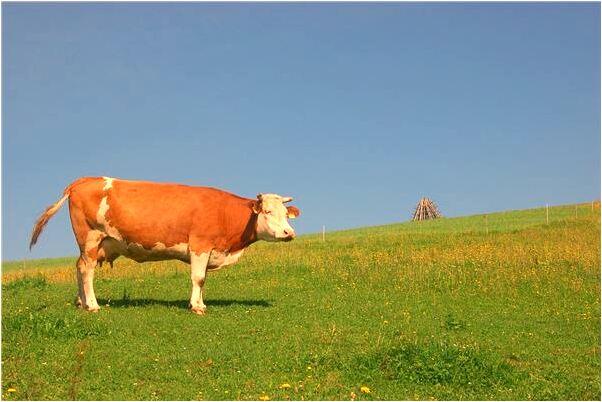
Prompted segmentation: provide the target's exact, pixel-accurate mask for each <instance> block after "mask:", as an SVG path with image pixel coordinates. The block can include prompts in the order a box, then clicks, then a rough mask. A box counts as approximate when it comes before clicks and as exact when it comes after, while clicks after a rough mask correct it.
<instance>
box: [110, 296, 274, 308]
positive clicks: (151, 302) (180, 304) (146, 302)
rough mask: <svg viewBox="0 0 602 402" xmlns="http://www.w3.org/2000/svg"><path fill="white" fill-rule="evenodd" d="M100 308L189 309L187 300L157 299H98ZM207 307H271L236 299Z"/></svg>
mask: <svg viewBox="0 0 602 402" xmlns="http://www.w3.org/2000/svg"><path fill="white" fill-rule="evenodd" d="M98 304H99V305H101V306H105V305H107V304H108V305H109V306H110V307H112V308H127V307H144V306H164V307H177V308H182V309H186V310H188V309H189V308H190V305H189V302H188V300H158V299H128V298H126V299H117V300H109V299H98ZM205 304H206V305H207V307H230V306H245V307H272V303H270V302H269V301H267V300H244V299H243V300H236V299H216V300H211V299H210V300H205Z"/></svg>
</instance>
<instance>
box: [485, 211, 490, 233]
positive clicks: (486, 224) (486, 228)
mask: <svg viewBox="0 0 602 402" xmlns="http://www.w3.org/2000/svg"><path fill="white" fill-rule="evenodd" d="M485 234H489V223H488V221H487V214H485Z"/></svg>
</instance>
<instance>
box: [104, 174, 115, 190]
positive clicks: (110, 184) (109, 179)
mask: <svg viewBox="0 0 602 402" xmlns="http://www.w3.org/2000/svg"><path fill="white" fill-rule="evenodd" d="M103 179H104V180H105V185H104V187H103V188H102V190H103V191H106V190H109V189H111V188H112V187H113V180H115V179H113V178H112V177H106V176H105V177H103Z"/></svg>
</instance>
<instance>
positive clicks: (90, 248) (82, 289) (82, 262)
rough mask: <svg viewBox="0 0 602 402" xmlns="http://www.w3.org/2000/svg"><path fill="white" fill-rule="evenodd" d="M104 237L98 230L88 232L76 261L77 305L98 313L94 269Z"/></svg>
mask: <svg viewBox="0 0 602 402" xmlns="http://www.w3.org/2000/svg"><path fill="white" fill-rule="evenodd" d="M105 237H106V235H105V234H104V233H103V232H101V231H99V230H90V231H89V232H88V233H87V236H86V242H85V246H84V250H83V252H82V253H81V254H80V256H79V258H78V260H77V268H76V272H77V285H78V295H77V304H78V305H79V306H80V307H82V308H84V309H86V310H88V311H94V312H95V311H98V310H99V309H100V307H99V306H98V301H97V300H96V295H95V294H94V269H95V268H96V264H97V263H98V251H99V249H98V248H99V245H100V243H101V242H102V240H103V239H104V238H105Z"/></svg>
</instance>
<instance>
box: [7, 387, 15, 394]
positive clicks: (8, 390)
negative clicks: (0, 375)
mask: <svg viewBox="0 0 602 402" xmlns="http://www.w3.org/2000/svg"><path fill="white" fill-rule="evenodd" d="M6 391H7V392H10V393H13V392H17V390H16V389H14V388H9V389H7V390H6Z"/></svg>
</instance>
